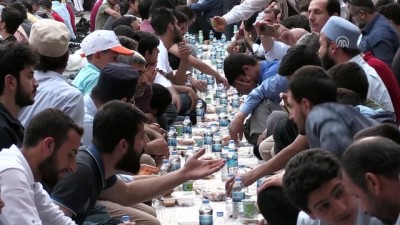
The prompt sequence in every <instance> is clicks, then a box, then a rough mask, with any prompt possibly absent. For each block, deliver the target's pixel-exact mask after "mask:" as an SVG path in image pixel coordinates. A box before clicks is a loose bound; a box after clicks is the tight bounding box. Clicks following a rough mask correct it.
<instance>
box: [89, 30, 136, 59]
mask: <svg viewBox="0 0 400 225" xmlns="http://www.w3.org/2000/svg"><path fill="white" fill-rule="evenodd" d="M81 48H82V51H83V55H81V56H82V57H85V56H88V55H92V54H94V53H96V52H101V51H105V50H111V51H114V52H117V53H119V54H123V55H132V54H133V53H134V51H133V50H130V49H128V48H125V47H123V46H122V45H121V43H119V40H118V37H117V35H115V33H114V31H110V30H96V31H94V32H92V33H90V34H89V35H88V36H86V37H85V38H84V39H83V41H82V43H81Z"/></svg>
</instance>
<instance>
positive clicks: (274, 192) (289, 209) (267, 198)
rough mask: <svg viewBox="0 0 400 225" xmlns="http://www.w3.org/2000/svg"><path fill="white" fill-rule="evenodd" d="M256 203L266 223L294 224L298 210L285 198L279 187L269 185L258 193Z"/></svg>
mask: <svg viewBox="0 0 400 225" xmlns="http://www.w3.org/2000/svg"><path fill="white" fill-rule="evenodd" d="M257 204H258V208H259V209H260V213H261V214H262V216H263V217H264V218H265V220H267V221H268V225H283V224H296V221H297V216H298V214H299V211H300V210H299V209H298V208H297V207H295V206H294V205H293V204H292V203H291V202H290V201H289V199H287V198H286V196H285V194H284V193H283V190H282V188H281V187H269V188H267V189H265V190H263V191H262V192H260V193H258V195H257Z"/></svg>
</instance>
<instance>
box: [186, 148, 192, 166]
mask: <svg viewBox="0 0 400 225" xmlns="http://www.w3.org/2000/svg"><path fill="white" fill-rule="evenodd" d="M192 155H193V146H188V147H187V150H186V153H185V163H186V162H187V161H188V159H189V158H190V157H192Z"/></svg>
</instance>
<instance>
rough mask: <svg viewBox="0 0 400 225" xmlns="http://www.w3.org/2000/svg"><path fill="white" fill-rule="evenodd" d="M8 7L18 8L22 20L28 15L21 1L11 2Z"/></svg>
mask: <svg viewBox="0 0 400 225" xmlns="http://www.w3.org/2000/svg"><path fill="white" fill-rule="evenodd" d="M10 7H11V8H14V9H16V10H18V12H19V13H20V14H21V16H22V19H23V20H26V19H28V15H27V14H26V8H25V5H24V4H22V3H21V2H13V3H11V4H10Z"/></svg>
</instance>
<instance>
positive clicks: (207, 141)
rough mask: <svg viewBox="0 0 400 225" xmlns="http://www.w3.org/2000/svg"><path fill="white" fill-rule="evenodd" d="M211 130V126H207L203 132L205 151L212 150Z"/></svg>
mask: <svg viewBox="0 0 400 225" xmlns="http://www.w3.org/2000/svg"><path fill="white" fill-rule="evenodd" d="M212 134H213V132H212V130H211V126H207V128H206V132H205V133H204V148H205V149H206V152H211V151H212V143H213V135H212Z"/></svg>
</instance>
